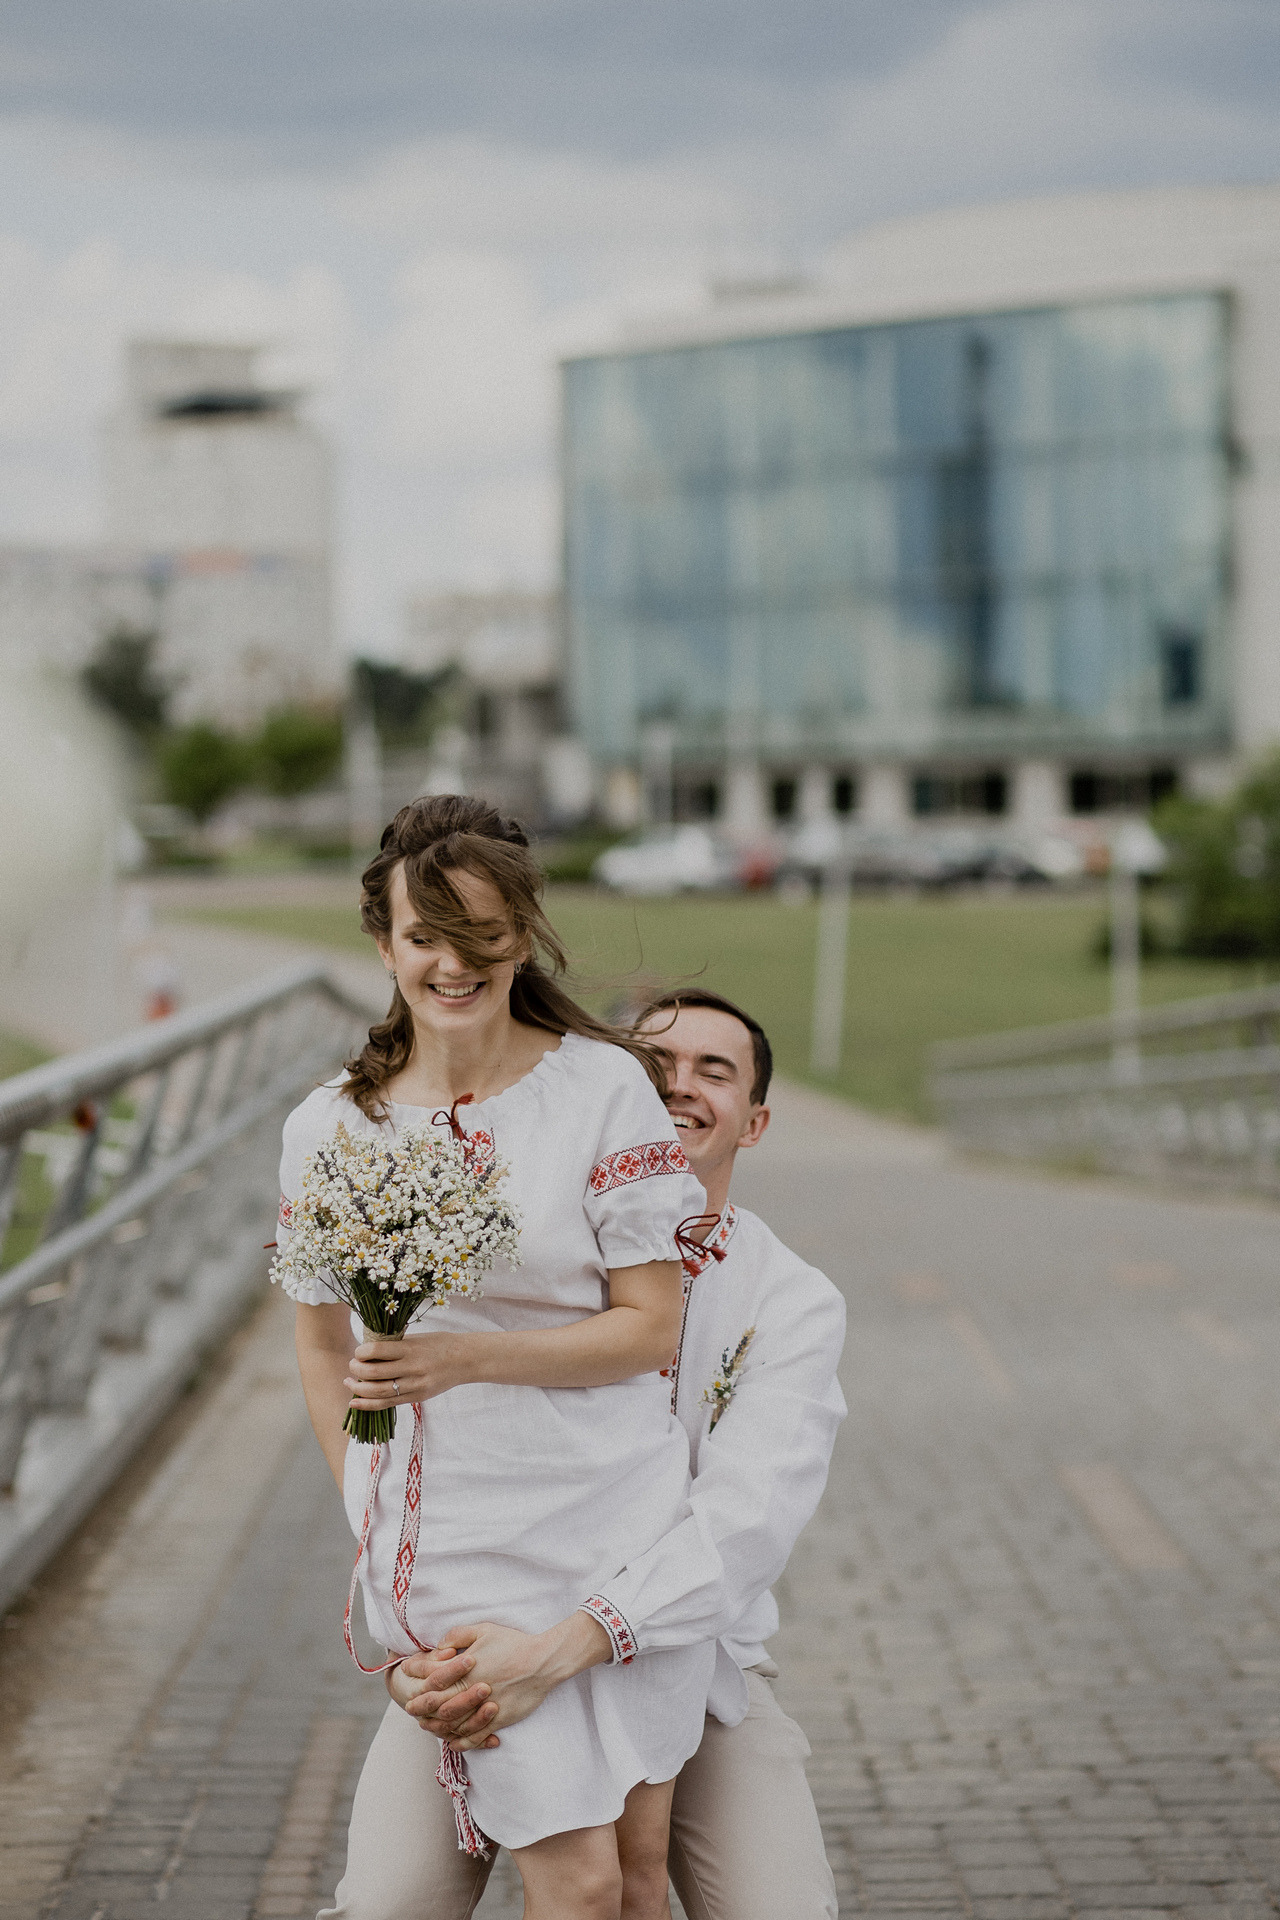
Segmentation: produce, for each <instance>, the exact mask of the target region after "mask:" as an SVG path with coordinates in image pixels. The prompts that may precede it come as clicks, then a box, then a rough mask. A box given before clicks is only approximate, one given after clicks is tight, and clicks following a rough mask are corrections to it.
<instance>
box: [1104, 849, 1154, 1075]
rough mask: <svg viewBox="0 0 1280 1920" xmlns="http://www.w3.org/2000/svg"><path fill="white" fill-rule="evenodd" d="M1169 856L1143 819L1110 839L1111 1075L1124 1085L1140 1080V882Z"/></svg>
mask: <svg viewBox="0 0 1280 1920" xmlns="http://www.w3.org/2000/svg"><path fill="white" fill-rule="evenodd" d="M1167 858H1168V855H1167V854H1166V853H1165V850H1164V848H1163V846H1162V845H1161V843H1160V841H1159V840H1158V839H1157V838H1156V836H1155V834H1154V833H1153V832H1152V831H1151V828H1150V827H1149V826H1148V825H1147V823H1146V821H1145V820H1125V821H1123V822H1122V823H1121V825H1120V826H1118V827H1117V828H1116V830H1115V832H1114V833H1113V835H1112V836H1111V871H1110V875H1109V893H1110V906H1111V1034H1112V1039H1111V1074H1112V1078H1113V1079H1114V1080H1115V1081H1116V1082H1117V1083H1118V1084H1119V1085H1121V1086H1134V1085H1136V1084H1137V1082H1138V1081H1140V1080H1141V1078H1142V1056H1141V1052H1140V1050H1139V1045H1138V1015H1139V1013H1140V1012H1141V1008H1142V906H1141V897H1140V894H1139V890H1138V882H1139V880H1140V879H1141V878H1142V877H1143V876H1144V875H1145V874H1154V873H1159V872H1160V871H1161V869H1162V868H1163V867H1164V865H1165V862H1166V860H1167Z"/></svg>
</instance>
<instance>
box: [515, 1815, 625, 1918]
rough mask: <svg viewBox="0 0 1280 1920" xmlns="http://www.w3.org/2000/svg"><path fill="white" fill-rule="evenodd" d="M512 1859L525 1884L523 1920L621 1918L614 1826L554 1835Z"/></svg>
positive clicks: (618, 1867) (582, 1828)
mask: <svg viewBox="0 0 1280 1920" xmlns="http://www.w3.org/2000/svg"><path fill="white" fill-rule="evenodd" d="M511 1858H512V1859H513V1860H514V1861H515V1863H516V1866H517V1867H518V1869H519V1871H520V1879H521V1882H522V1884H523V1886H524V1920H620V1916H621V1913H622V1870H621V1868H620V1866H619V1865H618V1842H617V1839H616V1837H615V1834H614V1829H613V1828H612V1827H577V1828H575V1829H574V1831H573V1832H572V1833H552V1834H549V1835H548V1836H547V1838H546V1839H545V1840H535V1841H534V1843H533V1845H532V1846H531V1847H513V1848H512V1849H511Z"/></svg>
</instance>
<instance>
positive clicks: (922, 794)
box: [911, 767, 1009, 815]
mask: <svg viewBox="0 0 1280 1920" xmlns="http://www.w3.org/2000/svg"><path fill="white" fill-rule="evenodd" d="M1008 806H1009V780H1008V776H1007V775H1006V774H1004V773H1002V772H1001V771H1000V770H999V768H998V767H990V768H988V769H987V771H986V772H984V773H918V774H916V775H915V777H914V778H913V780H912V782H911V809H912V812H913V813H917V814H923V815H929V814H938V813H986V814H998V813H1005V812H1007V810H1008Z"/></svg>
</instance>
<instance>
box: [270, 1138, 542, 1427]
mask: <svg viewBox="0 0 1280 1920" xmlns="http://www.w3.org/2000/svg"><path fill="white" fill-rule="evenodd" d="M486 1145H487V1143H486ZM506 1171H507V1170H506V1167H505V1166H504V1165H503V1163H502V1162H501V1161H499V1160H497V1159H496V1158H494V1157H493V1156H492V1155H490V1156H489V1157H488V1158H484V1157H482V1155H481V1152H480V1150H479V1147H478V1144H477V1143H475V1142H472V1141H470V1140H467V1139H465V1138H463V1139H462V1140H456V1139H454V1138H452V1137H450V1136H448V1135H442V1134H440V1133H438V1132H437V1131H436V1130H435V1128H434V1127H431V1126H418V1127H407V1128H406V1129H405V1131H404V1132H403V1133H402V1134H401V1135H400V1137H399V1139H398V1140H397V1141H395V1142H394V1143H391V1142H389V1141H386V1140H384V1139H381V1138H379V1137H378V1136H377V1135H374V1134H366V1133H356V1134H352V1133H349V1132H348V1130H347V1128H346V1127H345V1126H343V1125H341V1124H339V1126H338V1128H337V1131H336V1133H335V1134H334V1137H333V1139H332V1140H330V1141H326V1142H325V1143H324V1145H323V1146H321V1147H318V1148H317V1149H316V1151H315V1153H313V1154H312V1155H310V1157H309V1158H308V1160H307V1162H306V1165H305V1167H304V1170H303V1179H302V1191H301V1194H300V1196H299V1198H298V1200H297V1201H296V1202H295V1203H294V1205H293V1207H292V1210H291V1217H290V1220H289V1225H288V1232H289V1236H290V1237H289V1242H288V1245H287V1247H286V1248H285V1249H284V1251H283V1252H282V1253H281V1254H279V1255H278V1256H277V1258H276V1260H275V1261H274V1263H273V1265H272V1271H271V1277H272V1279H273V1280H279V1281H280V1284H281V1285H282V1286H283V1288H284V1290H285V1292H286V1293H288V1294H291V1295H294V1296H295V1297H296V1295H297V1293H298V1292H299V1290H300V1289H301V1288H303V1287H309V1286H311V1285H314V1284H316V1283H317V1282H318V1283H319V1284H320V1285H321V1286H322V1287H324V1288H325V1289H326V1291H327V1292H329V1293H331V1294H332V1295H333V1296H334V1298H335V1299H336V1300H341V1301H345V1302H346V1304H347V1305H348V1306H349V1307H351V1308H352V1310H353V1311H354V1312H355V1313H357V1314H358V1315H359V1317H360V1320H361V1323H362V1325H363V1326H364V1328H365V1333H366V1343H365V1345H364V1346H363V1347H362V1348H360V1349H359V1355H360V1359H361V1362H362V1370H363V1363H365V1362H372V1363H373V1366H374V1367H376V1368H377V1372H376V1373H375V1372H372V1371H371V1372H370V1374H369V1375H368V1376H367V1378H366V1381H364V1382H362V1381H359V1380H357V1381H356V1382H355V1383H354V1384H356V1385H357V1386H359V1387H361V1389H362V1391H361V1392H360V1393H359V1394H358V1395H357V1401H365V1402H368V1404H363V1405H362V1404H353V1405H352V1406H351V1407H350V1408H349V1409H348V1412H347V1417H346V1420H345V1421H344V1423H343V1424H344V1426H345V1428H346V1431H347V1432H348V1433H349V1434H350V1435H351V1437H352V1438H353V1439H354V1440H360V1441H364V1442H366V1443H371V1444H376V1443H380V1442H382V1441H385V1440H389V1439H390V1438H391V1436H392V1434H393V1433H394V1432H395V1429H396V1410H395V1404H394V1403H395V1402H396V1401H406V1402H412V1401H413V1400H414V1399H419V1398H428V1397H430V1394H431V1392H433V1391H434V1392H442V1391H444V1387H445V1384H450V1385H452V1384H454V1381H455V1380H456V1374H455V1375H454V1376H453V1378H450V1377H449V1373H450V1360H451V1358H453V1359H454V1361H455V1364H456V1356H451V1353H450V1348H451V1346H452V1345H453V1342H452V1340H451V1337H450V1336H449V1335H448V1334H439V1335H434V1336H431V1337H430V1338H429V1339H426V1340H423V1341H417V1340H415V1341H413V1342H412V1349H413V1352H412V1359H411V1358H410V1351H409V1350H408V1349H407V1347H406V1343H405V1341H404V1332H405V1328H406V1327H407V1326H408V1324H409V1322H410V1320H411V1319H412V1318H413V1316H414V1315H415V1314H417V1313H420V1312H422V1311H423V1310H425V1309H426V1308H429V1307H434V1306H438V1305H439V1303H440V1302H441V1301H442V1300H446V1299H448V1298H449V1297H450V1296H463V1297H474V1296H475V1295H476V1294H478V1293H479V1292H480V1287H479V1285H478V1280H479V1276H480V1275H481V1274H483V1273H487V1272H488V1271H489V1269H490V1268H491V1267H492V1265H493V1263H494V1261H495V1260H496V1259H497V1258H498V1257H499V1256H500V1255H505V1256H506V1258H507V1259H508V1260H510V1261H511V1262H512V1264H513V1265H517V1264H518V1263H519V1258H520V1255H519V1246H518V1242H519V1232H520V1222H519V1218H518V1216H517V1214H516V1211H515V1209H514V1207H512V1205H511V1203H510V1202H509V1201H508V1200H507V1199H506V1198H505V1197H504V1196H503V1194H502V1192H501V1187H502V1184H503V1182H504V1180H505V1178H506ZM389 1343H395V1344H389ZM437 1347H438V1348H439V1351H438V1352H437V1353H435V1354H434V1355H433V1354H432V1352H431V1349H433V1348H437ZM389 1366H390V1367H392V1368H394V1373H393V1376H392V1379H391V1384H392V1385H393V1386H394V1387H397V1388H399V1389H400V1390H399V1391H398V1392H394V1393H392V1395H391V1400H390V1402H388V1403H385V1404H379V1401H381V1400H383V1396H384V1386H385V1379H386V1376H387V1374H388V1369H389ZM369 1381H372V1382H375V1383H376V1384H375V1385H374V1387H373V1391H372V1393H371V1392H370V1390H369V1385H368V1382H369ZM433 1382H434V1383H435V1384H434V1385H433V1384H432V1383H433Z"/></svg>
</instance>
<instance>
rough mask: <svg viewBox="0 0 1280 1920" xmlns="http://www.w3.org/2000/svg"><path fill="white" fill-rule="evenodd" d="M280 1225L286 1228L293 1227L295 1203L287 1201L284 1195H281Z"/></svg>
mask: <svg viewBox="0 0 1280 1920" xmlns="http://www.w3.org/2000/svg"><path fill="white" fill-rule="evenodd" d="M280 1225H281V1226H282V1227H285V1228H292V1226H293V1202H292V1200H286V1199H285V1197H284V1195H283V1194H281V1195H280Z"/></svg>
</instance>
